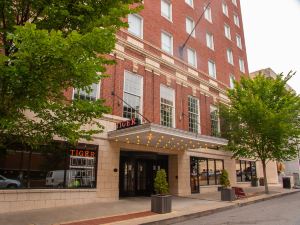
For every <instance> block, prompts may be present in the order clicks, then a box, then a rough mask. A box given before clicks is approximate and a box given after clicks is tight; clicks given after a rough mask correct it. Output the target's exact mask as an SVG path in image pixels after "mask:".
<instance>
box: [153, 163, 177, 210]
mask: <svg viewBox="0 0 300 225" xmlns="http://www.w3.org/2000/svg"><path fill="white" fill-rule="evenodd" d="M154 190H155V193H156V194H155V195H152V196H151V211H152V212H155V213H169V212H171V209H172V196H171V195H169V194H168V193H169V185H168V182H167V174H166V171H165V170H164V169H160V170H158V171H157V172H156V176H155V179H154Z"/></svg>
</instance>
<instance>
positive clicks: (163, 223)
mask: <svg viewBox="0 0 300 225" xmlns="http://www.w3.org/2000/svg"><path fill="white" fill-rule="evenodd" d="M299 192H300V191H293V192H287V193H281V194H277V195H273V196H268V197H265V198H261V199H255V200H252V201H251V200H250V201H248V202H239V203H236V204H235V205H230V206H225V207H221V208H216V209H211V210H206V211H202V212H196V213H191V214H187V215H183V216H177V217H174V218H169V219H163V220H157V221H153V222H147V223H141V224H140V225H169V224H174V223H180V222H184V221H187V220H192V219H195V218H199V217H203V216H208V215H211V214H214V213H218V212H223V211H227V210H230V209H234V208H239V207H243V206H247V205H251V204H254V203H258V202H263V201H267V200H271V199H275V198H281V197H284V196H287V195H292V194H296V193H299Z"/></svg>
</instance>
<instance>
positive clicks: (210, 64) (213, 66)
mask: <svg viewBox="0 0 300 225" xmlns="http://www.w3.org/2000/svg"><path fill="white" fill-rule="evenodd" d="M208 74H209V76H211V77H213V78H216V77H217V72H216V64H215V63H214V62H213V61H210V60H209V61H208Z"/></svg>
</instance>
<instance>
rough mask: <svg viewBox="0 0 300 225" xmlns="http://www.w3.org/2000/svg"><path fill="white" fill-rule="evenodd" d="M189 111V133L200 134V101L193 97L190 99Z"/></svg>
mask: <svg viewBox="0 0 300 225" xmlns="http://www.w3.org/2000/svg"><path fill="white" fill-rule="evenodd" d="M188 104H189V106H188V110H189V131H190V132H193V133H199V128H200V126H199V100H198V99H197V98H194V97H192V96H189V99H188Z"/></svg>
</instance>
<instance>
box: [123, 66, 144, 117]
mask: <svg viewBox="0 0 300 225" xmlns="http://www.w3.org/2000/svg"><path fill="white" fill-rule="evenodd" d="M142 94H143V78H142V77H141V76H139V75H136V74H133V73H130V72H128V71H125V75H124V93H123V99H124V102H123V117H125V118H128V119H132V118H140V116H139V114H138V113H141V107H142Z"/></svg>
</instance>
